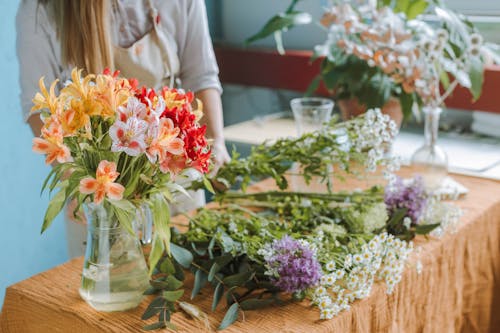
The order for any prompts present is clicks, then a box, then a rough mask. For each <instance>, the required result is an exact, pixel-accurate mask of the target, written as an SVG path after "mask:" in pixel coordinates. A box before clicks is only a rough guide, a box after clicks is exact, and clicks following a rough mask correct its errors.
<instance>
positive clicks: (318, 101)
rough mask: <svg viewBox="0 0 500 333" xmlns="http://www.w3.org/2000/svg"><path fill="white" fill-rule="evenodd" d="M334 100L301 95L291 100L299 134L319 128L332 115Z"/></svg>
mask: <svg viewBox="0 0 500 333" xmlns="http://www.w3.org/2000/svg"><path fill="white" fill-rule="evenodd" d="M333 104H334V103H333V101H332V100H331V99H328V98H321V97H300V98H294V99H292V100H291V101H290V106H291V107H292V112H293V118H294V119H295V126H296V127H297V135H298V136H301V135H302V134H304V133H307V132H312V131H316V130H319V129H320V128H321V127H322V126H323V124H324V123H325V122H328V121H329V120H330V118H331V117H332V110H333Z"/></svg>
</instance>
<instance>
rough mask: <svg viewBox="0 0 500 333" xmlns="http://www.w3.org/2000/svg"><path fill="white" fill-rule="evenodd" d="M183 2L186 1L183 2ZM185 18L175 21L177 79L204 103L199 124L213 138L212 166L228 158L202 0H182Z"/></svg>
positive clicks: (216, 69) (217, 77)
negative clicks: (176, 25) (176, 24)
mask: <svg viewBox="0 0 500 333" xmlns="http://www.w3.org/2000/svg"><path fill="white" fill-rule="evenodd" d="M184 1H185V2H184ZM182 3H183V5H184V6H185V15H186V18H185V19H181V20H180V21H179V22H178V25H179V27H178V28H179V31H178V36H177V38H178V43H179V45H180V48H179V59H180V65H181V70H180V78H181V80H182V84H183V87H184V88H185V89H187V90H192V91H195V92H196V97H197V98H199V99H200V100H201V101H202V102H203V112H204V116H203V118H202V120H201V121H202V123H204V124H206V125H207V136H208V138H210V139H213V140H214V142H213V150H212V151H213V155H214V158H215V163H216V165H215V167H216V169H218V168H219V167H220V166H221V165H222V164H224V162H227V161H228V160H229V154H228V152H227V149H226V146H225V144H224V134H223V127H224V122H223V113H222V102H221V97H220V95H221V93H222V87H221V84H220V81H219V68H218V66H217V61H216V59H215V54H214V50H213V46H212V40H211V38H210V33H209V30H208V20H207V13H206V8H205V2H204V1H203V0H183V2H182Z"/></svg>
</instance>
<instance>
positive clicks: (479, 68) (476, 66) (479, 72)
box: [469, 57, 484, 101]
mask: <svg viewBox="0 0 500 333" xmlns="http://www.w3.org/2000/svg"><path fill="white" fill-rule="evenodd" d="M470 64H471V67H470V74H469V75H470V81H471V87H470V91H471V93H472V98H473V101H477V99H478V98H479V96H481V91H482V90H483V82H484V65H483V63H482V62H481V59H479V57H471V59H470Z"/></svg>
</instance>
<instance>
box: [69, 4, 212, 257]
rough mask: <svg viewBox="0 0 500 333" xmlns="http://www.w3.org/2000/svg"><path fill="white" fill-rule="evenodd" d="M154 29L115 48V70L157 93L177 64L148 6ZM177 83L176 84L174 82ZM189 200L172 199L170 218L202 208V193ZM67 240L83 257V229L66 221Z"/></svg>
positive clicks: (146, 233) (190, 173)
mask: <svg viewBox="0 0 500 333" xmlns="http://www.w3.org/2000/svg"><path fill="white" fill-rule="evenodd" d="M149 6H150V14H151V18H152V20H153V28H152V29H151V31H150V32H149V33H147V34H146V35H144V36H143V37H142V38H141V39H139V40H138V41H136V42H135V43H133V44H132V45H131V46H130V47H127V48H122V47H115V48H114V60H115V66H116V68H117V69H119V70H120V75H121V76H123V77H129V78H136V79H137V80H138V81H139V84H140V85H146V86H148V87H154V88H155V89H160V88H161V87H163V86H169V87H170V88H172V87H174V85H175V83H176V81H175V76H176V75H177V74H178V73H179V69H180V62H179V58H178V56H177V53H176V50H175V46H176V43H175V40H174V38H173V36H172V35H170V34H166V33H165V32H164V31H163V30H162V29H161V27H160V24H161V19H160V17H159V16H158V11H157V10H156V8H155V7H154V6H153V5H152V3H151V1H150V2H149ZM177 83H179V82H177ZM197 177H199V174H198V173H197V171H195V170H187V171H186V174H185V177H184V178H181V179H179V180H178V181H177V183H178V184H180V185H187V184H188V183H189V182H190V181H192V180H193V179H196V178H197ZM189 194H190V196H191V198H187V197H186V196H185V195H183V194H179V195H176V196H175V197H174V203H173V205H171V214H172V215H177V214H178V213H180V212H185V211H190V210H194V209H196V208H199V207H201V206H203V205H205V193H204V192H203V191H202V190H200V191H196V192H194V191H189ZM138 227H140V228H141V229H142V231H143V241H144V242H146V243H148V242H149V241H150V238H151V233H150V231H151V226H150V225H144V226H138ZM66 234H67V235H66V236H67V241H68V254H69V257H70V258H74V257H78V256H81V255H83V254H84V253H85V243H86V238H87V227H86V225H83V224H80V223H75V222H72V221H70V220H69V219H68V218H66Z"/></svg>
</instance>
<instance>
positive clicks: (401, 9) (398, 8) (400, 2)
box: [394, 0, 410, 14]
mask: <svg viewBox="0 0 500 333" xmlns="http://www.w3.org/2000/svg"><path fill="white" fill-rule="evenodd" d="M409 6H410V0H397V1H396V5H395V6H394V12H395V13H405V14H406V11H407V10H408V8H409Z"/></svg>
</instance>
